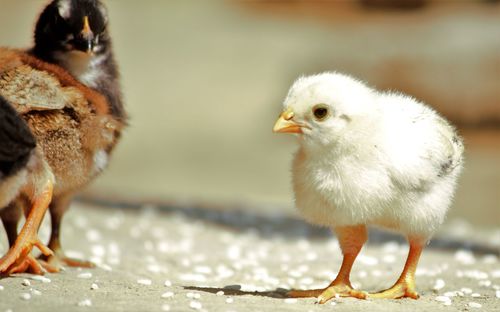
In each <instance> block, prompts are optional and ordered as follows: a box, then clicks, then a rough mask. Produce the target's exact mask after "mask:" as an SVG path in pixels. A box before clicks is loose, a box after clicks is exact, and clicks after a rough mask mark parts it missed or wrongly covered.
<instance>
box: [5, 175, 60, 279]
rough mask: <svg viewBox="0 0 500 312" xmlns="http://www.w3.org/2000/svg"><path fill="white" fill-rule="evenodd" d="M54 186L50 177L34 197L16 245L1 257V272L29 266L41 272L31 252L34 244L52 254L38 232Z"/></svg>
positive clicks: (23, 268)
mask: <svg viewBox="0 0 500 312" xmlns="http://www.w3.org/2000/svg"><path fill="white" fill-rule="evenodd" d="M53 188H54V186H53V183H52V180H50V179H49V180H47V182H46V183H45V185H44V186H43V190H42V191H41V192H40V194H38V195H36V196H35V197H34V200H33V206H32V207H31V210H30V211H29V215H28V216H27V218H26V222H25V223H24V226H23V228H22V230H21V232H20V233H19V236H18V237H17V239H16V241H15V243H14V246H12V247H11V248H10V249H9V251H8V252H7V254H6V255H5V256H4V257H3V258H2V259H0V273H7V274H10V273H11V272H12V271H15V272H20V271H26V270H28V269H29V268H32V271H34V272H39V271H40V267H39V265H37V264H34V263H35V262H36V261H32V260H34V259H33V257H32V256H31V254H30V253H31V250H33V247H34V246H36V247H38V249H40V251H41V252H42V253H43V254H44V255H47V256H49V255H51V254H52V250H50V249H49V248H48V247H47V246H45V245H44V244H43V243H42V242H41V241H40V239H39V238H38V235H37V233H38V228H39V227H40V224H41V223H42V220H43V217H44V215H45V212H46V211H47V207H48V206H49V204H50V201H51V199H52V191H53ZM21 269H22V270H21Z"/></svg>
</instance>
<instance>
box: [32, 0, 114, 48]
mask: <svg viewBox="0 0 500 312" xmlns="http://www.w3.org/2000/svg"><path fill="white" fill-rule="evenodd" d="M107 23H108V15H107V10H106V8H105V7H104V5H103V4H102V3H101V2H100V1H99V0H53V1H52V2H51V3H50V4H49V5H48V6H47V7H46V8H45V9H44V11H43V12H42V14H41V15H40V18H39V20H38V21H37V24H36V27H35V49H39V50H43V51H45V52H47V53H49V52H54V51H60V52H70V51H77V52H84V53H88V54H91V53H94V52H99V51H100V50H102V49H103V47H105V46H106V42H107V40H108V34H107Z"/></svg>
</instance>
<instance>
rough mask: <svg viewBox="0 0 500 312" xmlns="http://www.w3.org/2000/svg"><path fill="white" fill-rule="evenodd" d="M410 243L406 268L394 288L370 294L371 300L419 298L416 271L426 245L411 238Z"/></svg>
mask: <svg viewBox="0 0 500 312" xmlns="http://www.w3.org/2000/svg"><path fill="white" fill-rule="evenodd" d="M409 243H410V250H409V251H408V258H407V259H406V263H405V267H404V269H403V272H402V273H401V276H400V277H399V279H398V280H397V281H396V283H395V284H394V286H392V287H391V288H389V289H386V290H384V291H381V292H378V293H374V294H369V295H368V297H369V298H385V299H397V298H405V297H409V298H412V299H418V298H419V295H418V293H417V291H416V287H415V271H416V270H417V264H418V260H419V259H420V255H421V254H422V250H423V248H424V245H425V243H424V242H423V241H422V240H419V239H411V238H410V239H409Z"/></svg>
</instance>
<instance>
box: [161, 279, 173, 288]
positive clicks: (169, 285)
mask: <svg viewBox="0 0 500 312" xmlns="http://www.w3.org/2000/svg"><path fill="white" fill-rule="evenodd" d="M163 285H165V286H166V287H171V286H172V282H171V281H169V280H166V281H165V283H164V284H163Z"/></svg>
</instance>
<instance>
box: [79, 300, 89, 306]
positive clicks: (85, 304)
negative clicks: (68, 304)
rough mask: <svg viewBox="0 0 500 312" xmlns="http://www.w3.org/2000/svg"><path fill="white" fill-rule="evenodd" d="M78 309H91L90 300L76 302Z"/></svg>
mask: <svg viewBox="0 0 500 312" xmlns="http://www.w3.org/2000/svg"><path fill="white" fill-rule="evenodd" d="M78 306H79V307H91V306H92V300H90V299H84V300H82V301H80V302H78Z"/></svg>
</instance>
